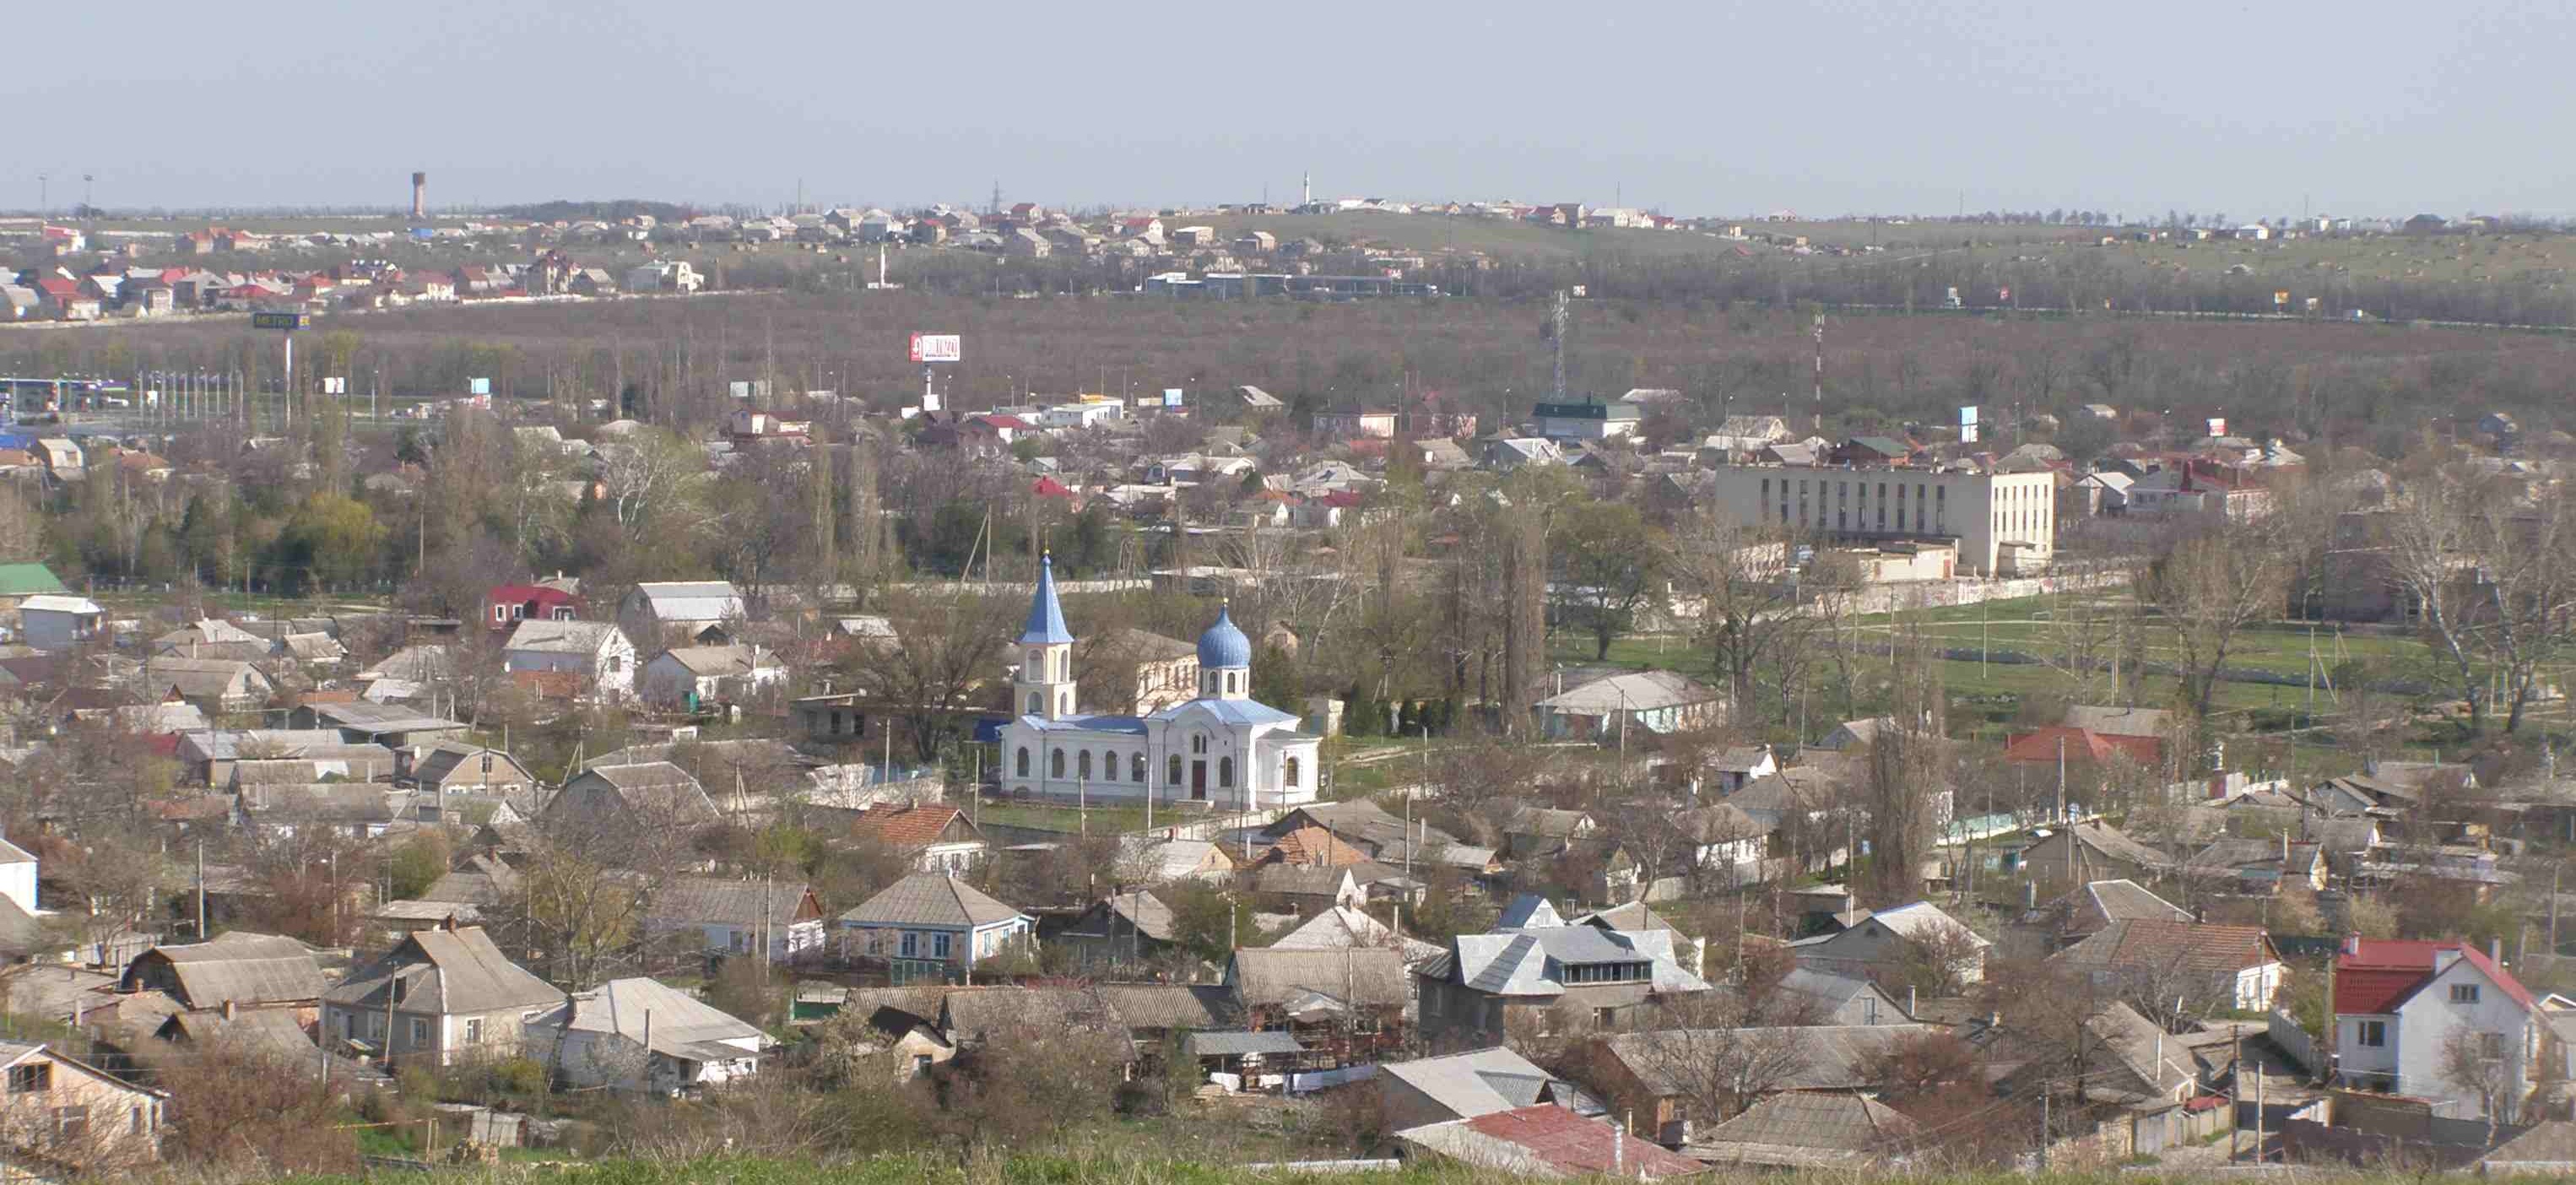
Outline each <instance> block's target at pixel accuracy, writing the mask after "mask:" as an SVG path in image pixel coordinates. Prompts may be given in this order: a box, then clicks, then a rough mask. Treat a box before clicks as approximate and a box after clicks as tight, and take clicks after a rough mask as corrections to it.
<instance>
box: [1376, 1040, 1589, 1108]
mask: <svg viewBox="0 0 2576 1185" xmlns="http://www.w3.org/2000/svg"><path fill="white" fill-rule="evenodd" d="M1378 1073H1381V1074H1384V1075H1387V1076H1388V1077H1391V1078H1394V1079H1396V1080H1397V1081H1400V1082H1402V1083H1404V1084H1405V1085H1407V1086H1410V1087H1412V1088H1413V1089H1415V1090H1417V1091H1420V1092H1422V1094H1423V1096H1424V1097H1426V1098H1428V1099H1430V1100H1431V1101H1432V1102H1434V1103H1437V1104H1439V1105H1440V1106H1442V1107H1444V1108H1447V1109H1448V1111H1449V1113H1450V1114H1452V1115H1455V1116H1457V1117H1458V1118H1460V1119H1473V1118H1475V1117H1476V1116H1479V1115H1491V1114H1493V1113H1494V1112H1496V1111H1509V1110H1512V1109H1513V1108H1515V1107H1527V1106H1530V1105H1531V1104H1533V1103H1540V1102H1548V1101H1554V1102H1555V1103H1557V1104H1558V1105H1559V1106H1564V1107H1567V1108H1568V1109H1570V1110H1573V1111H1575V1112H1577V1113H1579V1114H1590V1113H1595V1112H1597V1111H1598V1110H1599V1109H1600V1107H1599V1104H1598V1103H1597V1102H1596V1101H1595V1100H1593V1099H1592V1098H1591V1096H1589V1095H1586V1094H1584V1093H1583V1092H1582V1091H1581V1090H1580V1089H1579V1088H1577V1087H1575V1086H1574V1085H1573V1084H1572V1083H1569V1082H1566V1081H1563V1080H1562V1079H1556V1078H1553V1077H1552V1076H1551V1075H1549V1074H1548V1072H1547V1071H1545V1070H1543V1069H1540V1068H1539V1067H1538V1065H1537V1064H1536V1063H1534V1062H1532V1061H1530V1060H1529V1059H1528V1058H1525V1057H1522V1056H1521V1055H1519V1054H1517V1053H1514V1052H1512V1051H1511V1050H1509V1049H1507V1048H1504V1047H1502V1046H1499V1045H1497V1046H1495V1047H1493V1048H1491V1049H1479V1050H1476V1051H1474V1052H1472V1053H1453V1054H1450V1055H1449V1056H1447V1057H1426V1058H1420V1059H1417V1060H1414V1061H1409V1062H1388V1063H1382V1064H1380V1065H1379V1066H1378Z"/></svg>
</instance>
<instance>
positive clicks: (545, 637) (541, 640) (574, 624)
mask: <svg viewBox="0 0 2576 1185" xmlns="http://www.w3.org/2000/svg"><path fill="white" fill-rule="evenodd" d="M617 632H618V629H617V627H616V625H614V624H612V623H610V622H605V621H549V620H545V619H543V618H533V617H532V618H529V619H528V620H526V621H522V622H520V623H519V628H517V629H515V630H512V631H510V640H509V641H508V642H507V643H505V644H503V646H502V647H501V648H502V649H504V650H525V651H528V652H530V653H534V654H598V653H600V652H601V651H602V650H605V649H607V647H608V644H609V641H608V636H609V635H610V634H614V633H617Z"/></svg>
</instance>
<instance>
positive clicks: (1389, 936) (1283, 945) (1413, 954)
mask: <svg viewBox="0 0 2576 1185" xmlns="http://www.w3.org/2000/svg"><path fill="white" fill-rule="evenodd" d="M1355 946H1382V947H1387V948H1389V949H1392V950H1395V951H1399V952H1401V953H1402V954H1403V955H1404V962H1405V965H1406V966H1408V967H1414V966H1420V965H1421V964H1423V963H1425V962H1428V961H1430V960H1432V959H1436V958H1439V957H1440V956H1441V955H1442V954H1443V953H1444V951H1443V948H1441V947H1440V946H1437V945H1435V944H1433V943H1428V942H1424V941H1422V940H1420V939H1417V938H1408V937H1406V936H1404V935H1401V934H1398V933H1396V932H1395V930H1394V928H1393V927H1390V926H1388V925H1387V924H1386V923H1384V922H1381V921H1379V920H1377V919H1376V918H1373V917H1370V916H1369V915H1368V913H1367V912H1366V911H1363V910H1359V909H1354V908H1352V907H1350V906H1347V905H1336V906H1334V907H1332V908H1331V909H1327V910H1324V911H1322V912H1320V913H1317V914H1316V915H1315V916H1313V917H1311V918H1308V919H1306V921H1305V922H1304V923H1303V924H1301V925H1299V926H1297V927H1296V928H1295V929H1292V930H1290V931H1288V932H1287V933H1285V934H1282V935H1280V936H1279V937H1277V938H1274V939H1271V940H1270V949H1272V950H1342V949H1345V948H1348V947H1355Z"/></svg>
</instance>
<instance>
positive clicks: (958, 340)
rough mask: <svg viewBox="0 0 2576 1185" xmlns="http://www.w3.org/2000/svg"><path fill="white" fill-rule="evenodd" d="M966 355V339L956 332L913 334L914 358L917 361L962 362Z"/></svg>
mask: <svg viewBox="0 0 2576 1185" xmlns="http://www.w3.org/2000/svg"><path fill="white" fill-rule="evenodd" d="M965 357H966V339H964V338H962V337H959V336H958V335H956V334H954V333H916V334H913V335H912V360H913V361H915V362H960V361H964V360H965Z"/></svg>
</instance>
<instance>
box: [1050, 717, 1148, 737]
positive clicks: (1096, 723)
mask: <svg viewBox="0 0 2576 1185" xmlns="http://www.w3.org/2000/svg"><path fill="white" fill-rule="evenodd" d="M1020 723H1021V724H1022V725H1024V726H1026V727H1028V728H1032V729H1035V730H1037V731H1039V732H1114V733H1122V734H1126V735H1130V736H1143V735H1145V722H1144V720H1143V719H1141V718H1139V717H1135V716H1067V717H1065V718H1064V719H1061V720H1049V719H1047V718H1046V717H1044V716H1022V717H1020Z"/></svg>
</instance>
